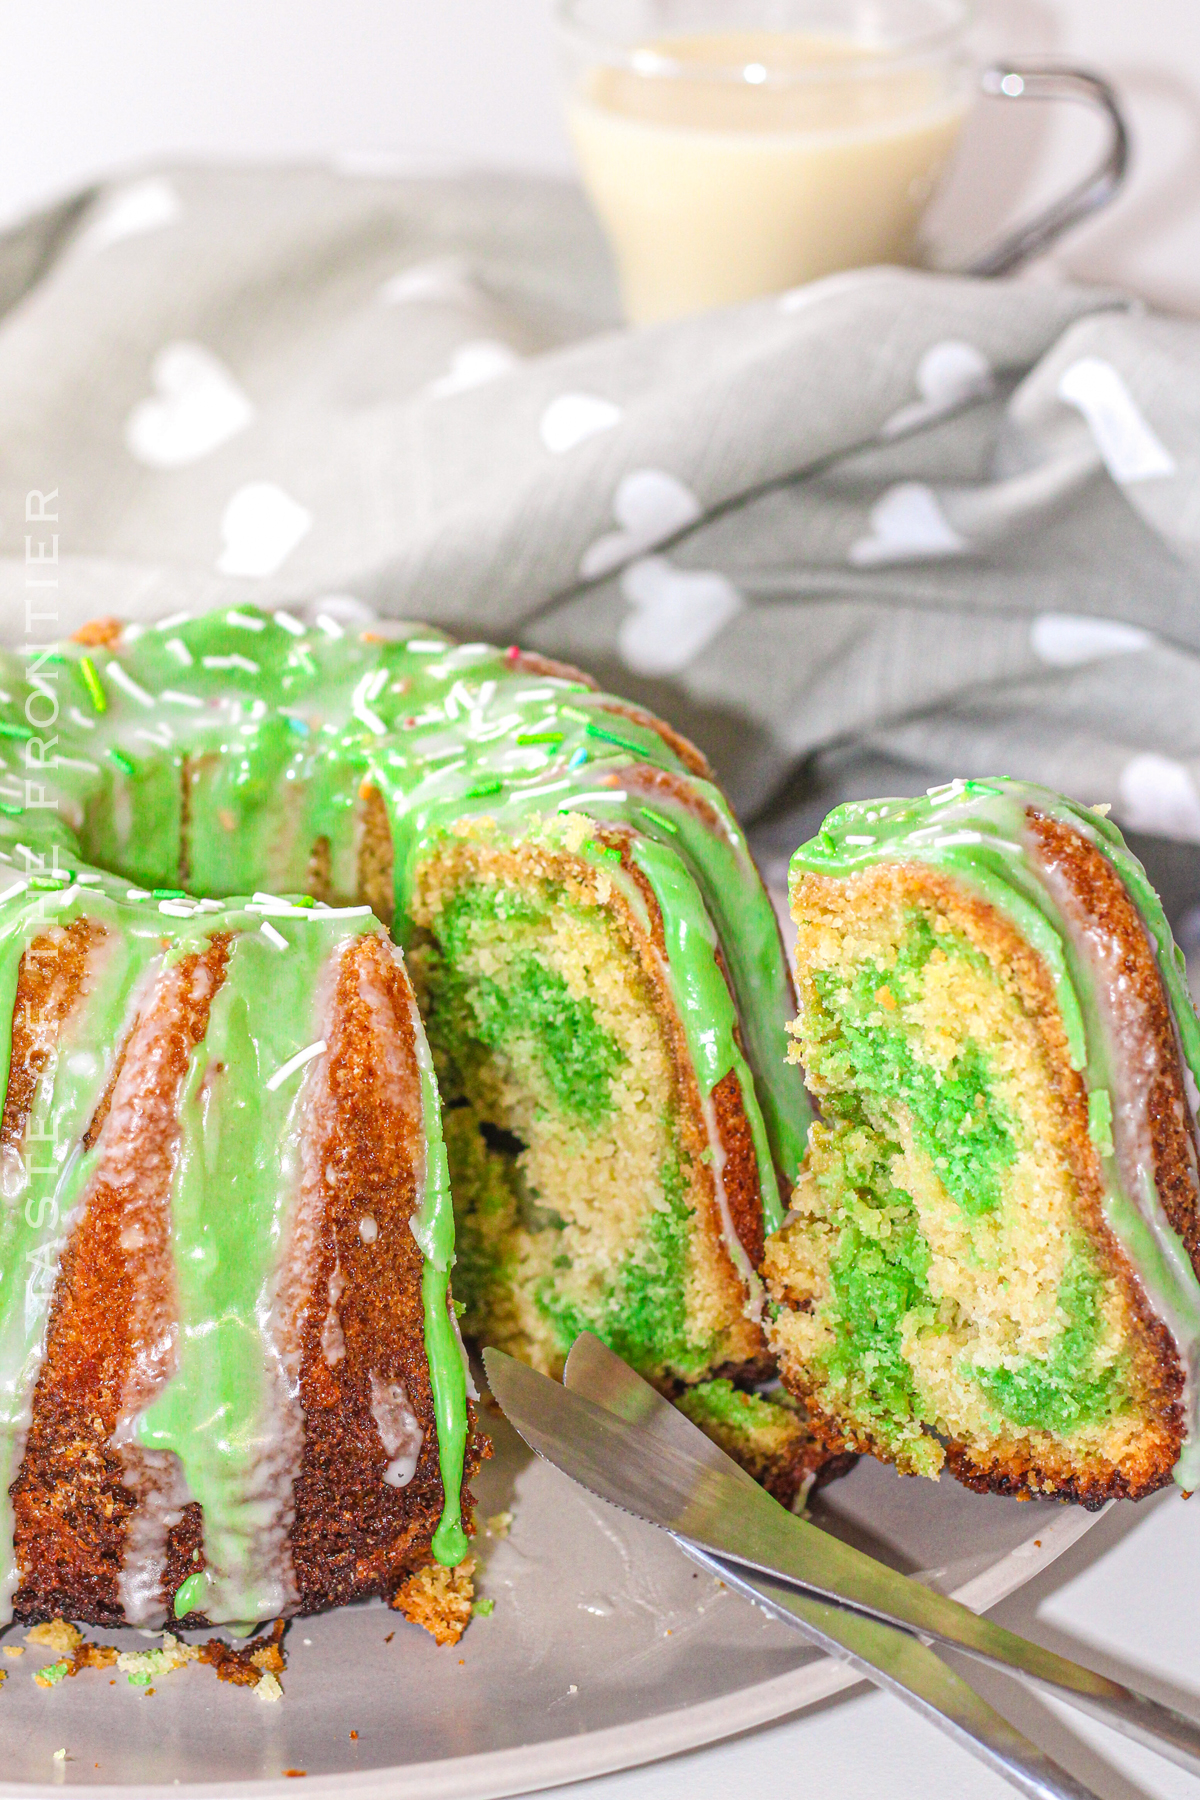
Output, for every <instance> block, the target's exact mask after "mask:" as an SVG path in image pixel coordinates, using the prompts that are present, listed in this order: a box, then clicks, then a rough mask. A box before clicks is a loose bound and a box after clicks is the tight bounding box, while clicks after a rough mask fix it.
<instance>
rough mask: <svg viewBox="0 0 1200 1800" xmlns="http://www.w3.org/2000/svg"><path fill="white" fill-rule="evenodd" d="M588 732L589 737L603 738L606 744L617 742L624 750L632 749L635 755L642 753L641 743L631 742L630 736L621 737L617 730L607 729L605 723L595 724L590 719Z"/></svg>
mask: <svg viewBox="0 0 1200 1800" xmlns="http://www.w3.org/2000/svg"><path fill="white" fill-rule="evenodd" d="M587 732H588V736H589V737H598V738H603V739H604V741H605V743H606V744H616V745H618V747H619V748H620V749H622V750H631V751H632V752H633V753H634V755H638V754H640V751H641V746H640V744H634V743H631V741H630V740H629V738H623V737H619V736H618V735H617V733H616V732H615V731H606V730H605V729H604V727H603V725H593V724H592V723H591V721H590V720H589V722H588V728H587Z"/></svg>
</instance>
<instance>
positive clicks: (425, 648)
mask: <svg viewBox="0 0 1200 1800" xmlns="http://www.w3.org/2000/svg"><path fill="white" fill-rule="evenodd" d="M404 648H405V649H406V650H412V651H413V652H414V653H415V654H416V655H417V656H436V655H437V653H438V651H440V650H449V648H450V645H449V644H439V643H436V642H435V641H434V639H433V638H409V640H408V642H407V643H406V644H405V646H404Z"/></svg>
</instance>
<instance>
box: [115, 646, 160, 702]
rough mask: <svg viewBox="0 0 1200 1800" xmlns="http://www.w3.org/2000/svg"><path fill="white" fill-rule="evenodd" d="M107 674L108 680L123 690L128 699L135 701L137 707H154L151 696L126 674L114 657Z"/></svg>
mask: <svg viewBox="0 0 1200 1800" xmlns="http://www.w3.org/2000/svg"><path fill="white" fill-rule="evenodd" d="M107 672H108V675H109V678H110V680H112V681H115V682H116V684H117V686H118V687H119V688H124V690H125V692H126V693H127V694H128V695H129V698H130V699H131V700H136V701H137V703H138V705H139V706H153V705H154V696H153V694H148V693H147V692H146V690H145V688H144V687H142V686H140V684H139V683H138V682H136V681H135V680H134V679H133V676H132V675H129V674H127V673H126V671H125V670H124V669H123V668H122V667H121V665H120V663H119V662H117V660H116V659H115V657H114V659H113V660H112V662H110V663H109V665H108V671H107Z"/></svg>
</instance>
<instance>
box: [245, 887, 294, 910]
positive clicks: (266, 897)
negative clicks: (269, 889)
mask: <svg viewBox="0 0 1200 1800" xmlns="http://www.w3.org/2000/svg"><path fill="white" fill-rule="evenodd" d="M254 899H255V900H256V901H257V902H258V904H259V905H260V906H288V905H289V904H290V902H289V901H287V900H285V899H284V897H283V895H282V894H264V893H263V892H262V890H261V889H260V890H259V891H258V893H256V894H255V895H254Z"/></svg>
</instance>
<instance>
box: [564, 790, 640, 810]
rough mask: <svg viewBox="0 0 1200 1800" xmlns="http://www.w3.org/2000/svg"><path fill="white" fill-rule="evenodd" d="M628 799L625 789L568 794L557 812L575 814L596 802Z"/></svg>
mask: <svg viewBox="0 0 1200 1800" xmlns="http://www.w3.org/2000/svg"><path fill="white" fill-rule="evenodd" d="M628 798H629V796H628V794H626V792H625V789H624V788H594V789H592V791H591V792H590V793H587V794H568V796H567V798H566V799H565V800H560V801H559V803H558V806H557V808H556V811H558V812H574V811H576V810H577V809H578V808H579V807H581V806H590V805H591V804H592V803H593V801H596V800H627V799H628Z"/></svg>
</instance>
